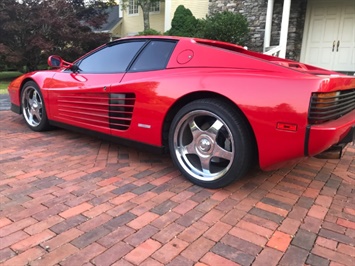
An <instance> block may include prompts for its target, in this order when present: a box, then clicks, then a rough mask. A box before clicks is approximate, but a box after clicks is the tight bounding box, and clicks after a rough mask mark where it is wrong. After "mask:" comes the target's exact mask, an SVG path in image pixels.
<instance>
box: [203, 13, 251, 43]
mask: <svg viewBox="0 0 355 266" xmlns="http://www.w3.org/2000/svg"><path fill="white" fill-rule="evenodd" d="M203 24H204V26H203V34H202V37H203V38H206V39H212V40H219V41H225V42H230V43H236V44H239V45H245V44H246V43H247V41H248V40H249V28H248V21H247V19H246V18H245V17H244V16H243V15H242V14H240V13H233V12H229V11H224V12H222V13H215V14H212V15H210V16H207V18H206V19H205V20H204V23H203Z"/></svg>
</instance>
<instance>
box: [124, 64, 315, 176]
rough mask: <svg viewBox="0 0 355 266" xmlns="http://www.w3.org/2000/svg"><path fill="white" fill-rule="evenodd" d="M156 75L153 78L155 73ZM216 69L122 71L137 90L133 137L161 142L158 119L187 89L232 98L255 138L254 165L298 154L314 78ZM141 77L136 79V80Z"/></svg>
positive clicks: (265, 165) (301, 152)
mask: <svg viewBox="0 0 355 266" xmlns="http://www.w3.org/2000/svg"><path fill="white" fill-rule="evenodd" d="M155 75H156V76H155ZM302 76H305V77H302V78H301V77H300V76H297V75H286V74H283V75H280V73H274V72H268V71H259V70H255V71H252V70H241V69H239V70H238V69H220V68H200V69H197V68H185V69H183V68H182V69H181V68H180V69H170V70H166V71H164V72H160V73H158V72H155V71H151V72H145V73H129V74H126V76H125V77H124V79H123V81H122V86H123V87H126V88H127V90H129V88H136V89H137V99H136V106H135V114H134V115H135V119H136V120H135V121H136V123H135V124H137V123H138V121H140V122H141V123H144V124H149V125H152V127H151V128H150V129H149V130H147V129H139V128H136V130H135V136H137V135H139V140H140V141H142V142H145V143H147V142H148V143H150V144H153V145H162V139H161V132H162V128H163V121H164V118H165V117H166V115H167V112H168V111H169V109H170V108H172V106H173V105H174V103H175V102H177V101H178V100H179V99H181V98H183V97H189V94H191V93H196V92H197V93H198V92H213V93H215V94H216V97H217V95H220V96H221V97H225V98H226V99H229V100H230V101H232V102H233V103H234V104H235V106H236V108H239V109H240V111H241V112H242V113H243V114H244V115H245V117H246V118H247V119H248V121H249V123H250V125H251V127H252V129H253V131H254V134H255V137H256V141H257V146H258V150H259V161H260V166H261V167H262V168H263V169H268V167H269V166H271V165H273V166H276V165H277V164H278V163H279V162H284V161H286V160H290V159H295V158H299V157H303V156H304V138H305V132H306V126H307V111H308V106H309V99H310V95H311V92H312V91H314V89H315V88H319V86H320V80H319V79H317V78H314V77H312V76H309V77H308V75H302ZM140 80H141V81H140ZM278 122H282V123H289V124H293V125H296V127H297V130H296V131H295V132H291V131H284V130H278V129H277V128H276V125H277V123H278Z"/></svg>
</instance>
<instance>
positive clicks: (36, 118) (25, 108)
mask: <svg viewBox="0 0 355 266" xmlns="http://www.w3.org/2000/svg"><path fill="white" fill-rule="evenodd" d="M21 107H22V114H23V117H24V118H25V121H26V123H27V125H28V126H29V127H30V128H31V129H32V130H34V131H42V130H46V129H48V127H49V124H48V119H47V115H46V110H45V107H44V102H43V98H42V94H41V91H40V90H39V88H38V86H37V84H36V83H34V82H33V81H29V82H27V83H26V84H25V85H24V87H23V90H22V92H21Z"/></svg>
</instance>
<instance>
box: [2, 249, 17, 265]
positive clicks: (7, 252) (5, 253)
mask: <svg viewBox="0 0 355 266" xmlns="http://www.w3.org/2000/svg"><path fill="white" fill-rule="evenodd" d="M14 256H16V253H15V252H14V251H13V250H12V249H10V248H4V249H1V250H0V263H1V262H3V261H6V260H9V259H11V258H12V257H14Z"/></svg>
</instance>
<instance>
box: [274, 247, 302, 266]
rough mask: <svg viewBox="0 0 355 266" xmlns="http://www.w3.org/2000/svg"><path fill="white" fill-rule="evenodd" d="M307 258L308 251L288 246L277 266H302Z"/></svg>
mask: <svg viewBox="0 0 355 266" xmlns="http://www.w3.org/2000/svg"><path fill="white" fill-rule="evenodd" d="M307 256H308V251H306V250H304V249H301V248H299V247H295V246H290V247H289V248H288V249H287V251H286V253H285V255H284V256H283V257H282V258H281V260H280V263H279V265H285V266H286V265H287V266H290V265H295V266H296V265H304V263H305V262H306V259H307Z"/></svg>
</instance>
